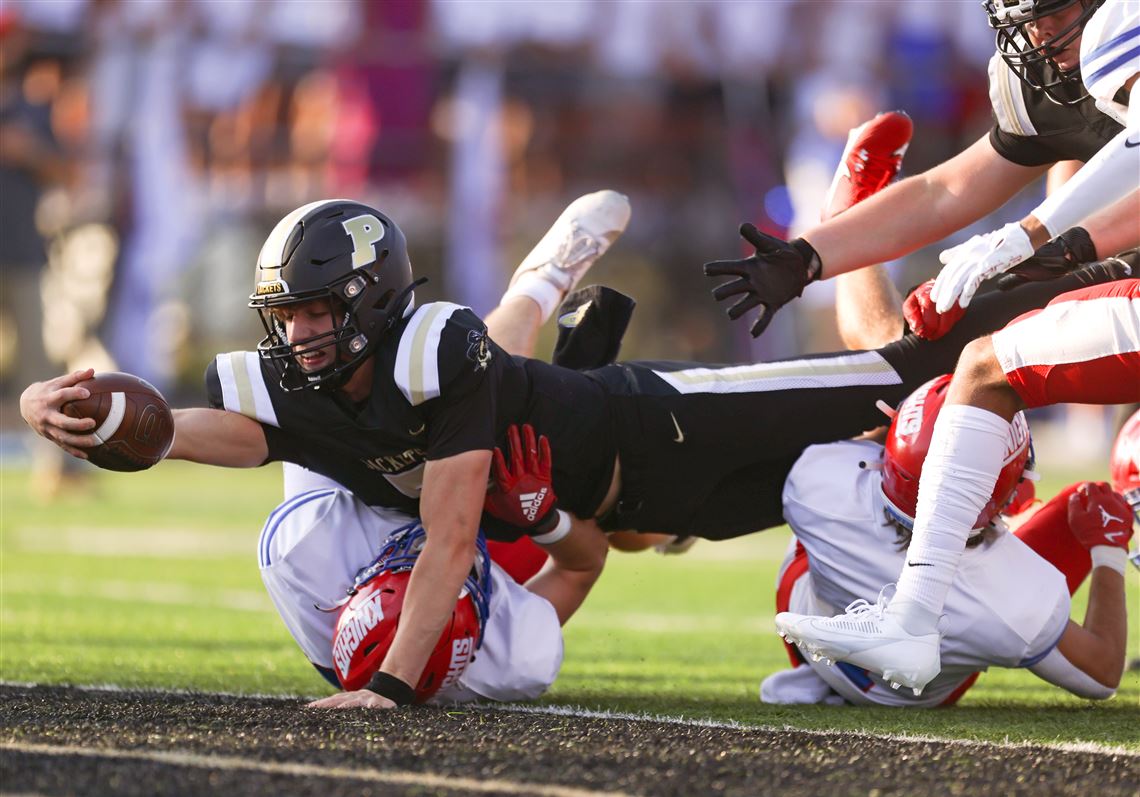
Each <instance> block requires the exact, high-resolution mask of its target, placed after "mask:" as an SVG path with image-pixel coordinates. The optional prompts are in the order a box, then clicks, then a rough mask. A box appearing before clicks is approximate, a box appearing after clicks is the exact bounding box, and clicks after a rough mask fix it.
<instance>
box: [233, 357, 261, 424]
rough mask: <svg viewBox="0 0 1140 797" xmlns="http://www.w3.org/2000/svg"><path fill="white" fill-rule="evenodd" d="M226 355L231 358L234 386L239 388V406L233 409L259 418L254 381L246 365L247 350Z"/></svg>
mask: <svg viewBox="0 0 1140 797" xmlns="http://www.w3.org/2000/svg"><path fill="white" fill-rule="evenodd" d="M226 356H227V357H228V358H229V360H230V370H231V371H232V372H233V376H234V388H235V389H236V390H237V406H236V407H234V408H233V409H235V410H236V411H237V412H240V413H241V414H242V415H248V416H249V417H250V418H257V402H255V401H254V399H253V383H252V382H251V381H250V378H249V371H247V370H246V367H245V361H246V357H245V352H243V351H235V352H230V353H229V354H227V355H226Z"/></svg>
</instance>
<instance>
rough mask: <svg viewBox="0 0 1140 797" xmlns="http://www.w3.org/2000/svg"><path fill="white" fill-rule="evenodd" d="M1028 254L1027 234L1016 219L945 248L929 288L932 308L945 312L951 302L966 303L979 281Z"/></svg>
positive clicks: (1007, 269)
mask: <svg viewBox="0 0 1140 797" xmlns="http://www.w3.org/2000/svg"><path fill="white" fill-rule="evenodd" d="M1032 256H1033V244H1032V243H1030V241H1029V234H1028V233H1027V232H1026V231H1025V230H1024V229H1023V228H1022V226H1021V225H1020V224H1018V223H1017V222H1012V223H1010V224H1007V225H1005V226H1004V227H1002V228H1001V229H1000V230H995V231H994V232H988V233H985V234H984V235H975V236H974V237H973V238H971V239H970V240H968V241H966V242H965V243H963V244H958V245H957V246H954V247H951V248H950V249H947V250H945V251H944V252H942V254H940V255H939V256H938V259H939V260H940V261H942V271H940V272H939V273H938V277H937V278H936V279H935V280H934V289H933V290H932V291H931V297H932V298H933V299H934V306H935V309H936V310H938V312H940V313H945V312H946V311H947V310H949V309H950V308H951V307H953V306H954V303H955V302H957V303H958V304H959V305H960V306H962V307H968V306H969V305H970V300H971V299H973V298H974V294H975V293H976V292H977V290H978V286H979V285H981V284H982V283H983V282H985V281H986V280H988V279H989V278H990V277H993V276H996V275H997V274H1002V273H1004V272H1006V271H1009V270H1010V269H1011V268H1013V267H1014V266H1016V265H1017V264H1018V263H1020V262H1021V261H1023V260H1026V259H1028V258H1030V257H1032Z"/></svg>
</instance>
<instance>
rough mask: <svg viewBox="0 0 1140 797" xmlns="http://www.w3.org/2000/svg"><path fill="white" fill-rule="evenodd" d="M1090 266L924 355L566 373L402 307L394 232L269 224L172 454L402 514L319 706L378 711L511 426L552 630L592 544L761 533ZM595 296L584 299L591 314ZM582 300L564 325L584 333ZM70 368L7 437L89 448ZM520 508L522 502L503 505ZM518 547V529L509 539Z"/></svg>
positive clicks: (460, 322) (322, 205)
mask: <svg viewBox="0 0 1140 797" xmlns="http://www.w3.org/2000/svg"><path fill="white" fill-rule="evenodd" d="M1111 276H1112V274H1110V273H1109V270H1107V269H1101V270H1100V271H1098V272H1096V273H1094V274H1092V275H1091V276H1090V275H1079V276H1078V275H1068V276H1066V277H1063V278H1061V279H1058V280H1054V281H1051V282H1040V283H1033V284H1030V285H1026V286H1024V287H1022V288H1020V289H1019V290H1017V291H1014V292H1012V293H1011V294H1010V297H1008V300H1007V297H1002V301H996V302H995V301H987V300H988V299H990V298H991V297H983V298H982V299H981V300H979V301H978V302H977V306H976V308H975V311H974V312H972V313H971V314H970V316H969V317H968V318H967V319H965V320H964V321H963V322H962V323H961V324H959V325H958V327H956V328H955V329H954V330H952V331H951V332H950V334H948V335H946V336H945V337H944V338H942V339H941V340H938V341H935V342H931V343H927V342H923V341H919V340H917V339H915V338H914V337H913V336H908V337H905V338H903V339H902V340H900V341H897V342H895V343H892V344H889V345H887V346H885V347H883V348H880V349H878V350H875V351H864V352H854V353H851V352H842V353H839V354H834V355H819V356H813V357H805V358H800V359H796V360H790V361H780V362H773V363H760V364H752V365H743V366H721V367H715V366H704V365H699V364H693V363H624V364H612V365H607V366H604V367H601V368H596V369H594V370H590V371H586V372H579V371H575V370H570V369H568V368H564V367H559V366H555V365H550V364H547V363H544V362H540V361H537V360H532V359H527V358H523V357H512V356H510V355H508V354H507V353H506V352H505V351H504V350H503V349H502V348H501V347H499V346H498V345H497V344H496V342H495V341H493V340H492V339H490V338H489V337H488V336H487V329H486V327H485V326H484V324H483V322H482V321H481V320H480V319H478V318H477V317H476V316H475V315H474V314H473V313H472V312H471V311H470V310H468V309H467V308H464V307H460V306H458V305H454V304H450V303H447V302H435V303H429V304H426V305H423V306H421V307H418V308H417V307H415V306H414V304H413V302H412V289H413V288H414V286H415V283H414V281H413V278H412V273H411V268H410V264H409V258H408V254H407V250H406V244H405V241H404V237H403V234H402V233H401V232H400V230H399V228H398V227H397V226H396V225H395V224H394V223H393V222H392V220H391V219H389V218H388V217H387V216H385V215H384V214H383V213H380V212H379V211H377V210H375V209H373V208H370V207H367V206H365V205H361V204H359V203H356V202H350V201H345V200H330V201H325V202H316V203H312V204H311V205H306V206H304V207H302V208H299V209H297V210H296V211H294V212H293V213H290V214H289V215H288V216H286V217H285V218H284V219H283V220H282V221H281V222H280V223H279V224H278V225H277V227H276V228H274V230H273V232H272V233H271V234H270V236H269V238H268V239H267V241H266V243H265V246H264V247H263V249H262V252H261V255H260V257H259V261H258V272H257V282H256V287H255V291H254V294H253V295H252V296H251V298H250V303H251V305H252V306H254V307H255V308H256V309H257V310H258V312H259V313H260V315H261V317H262V319H263V321H264V323H265V326H266V337H265V339H264V340H263V341H262V342H261V344H260V345H259V346H258V351H257V352H235V353H228V354H221V355H219V356H218V357H217V358H216V360H215V362H214V364H213V365H212V366H211V368H210V371H209V374H208V382H209V386H210V394H211V396H210V397H211V403H212V404H213V405H214V408H212V409H183V410H176V411H175V427H176V432H177V434H176V438H175V441H174V444H173V447H172V449H171V452H170V456H171V457H173V458H180V459H187V460H191V461H196V462H203V463H208V464H214V465H223V466H232V467H255V466H259V465H261V464H264V463H266V462H268V461H272V460H284V461H288V462H293V463H296V464H299V465H302V466H304V467H306V468H309V469H310V470H313V471H315V472H317V473H320V474H323V475H324V476H327V477H329V478H331V479H333V480H335V481H336V482H338V483H339V484H341V485H343V486H344V487H346V488H348V489H349V490H351V491H352V493H353V494H354V495H355V496H356V498H357V499H358V500H360V501H362V502H364V503H366V504H369V505H374V506H379V507H387V508H392V509H397V510H402V511H404V512H407V513H410V514H411V513H415V512H417V511H418V513H419V515H420V517H421V518H422V520H423V525H424V527H425V529H426V530H427V544H426V546H425V548H424V549H423V552H422V553H421V554H420V556H419V559H418V560H417V563H416V565H415V568H414V570H413V574H412V577H411V582H410V584H409V588H408V593H407V598H406V602H405V604H404V609H403V613H402V618H403V622H401V624H400V627H399V631H398V633H397V636H396V639H395V641H394V643H393V646H392V648H391V650H390V651H389V654H388V656H387V657H386V658H385V659H384V663H383V664H382V666H381V670H380V671H379V673H378V675H377V679H376V680H375V681H374V682H373V683H372V685H371V686H372V688H371V689H370V690H361V691H360V692H356V693H347V694H345V695H338V696H334V697H332V698H328V699H327V700H329V701H334V704H335V705H366V706H376V707H392V706H393V705H396V704H398V703H403V702H407V701H409V700H410V690H411V687H410V684H414V683H416V682H417V680H418V677H419V674H420V671H421V669H422V667H423V665H424V662H425V661H426V659H427V655H428V653H429V652H430V651H431V650H432V648H433V647H434V645H435V642H436V640H437V639H438V638H439V636H440V631H441V629H442V627H443V623H444V618H446V617H447V616H449V615H450V613H451V611H452V609H453V608H454V604H455V596H456V595H457V594H458V593H459V589H460V585H461V584H462V583H463V580H464V578H465V577H466V576H467V573H468V572H469V570H470V568H471V563H472V560H473V557H474V551H475V538H476V534H477V529H478V527H479V524H480V519H481V511H482V509H483V505H484V498H485V494H486V491H487V483H488V472H489V466H490V463H491V459H492V450H493V449H494V448H495V447H496V446H505V442H506V435H507V430H508V428H509V426H510V425H511V424H522V423H530V424H531V425H532V426H533V427H534V428H535V429H536V430H537V431H538V433H539V434H542V435H545V436H546V437H547V438H548V440H549V443H550V446H551V448H552V449H553V451H554V455H555V456H554V470H553V485H554V487H555V489H556V491H557V493H558V496H559V500H560V504H561V507H562V510H561V511H560V512H559V513H557V514H556V515H555V518H556V519H557V523H556V525H555V527H554V528H552V529H542V530H540V531H539V534H540V535H541V536H540V537H537V538H536V539H537V540H538V541H540V542H543V543H545V546H546V548H547V550H548V551H549V552H550V554H551V557H552V566H551V567H550V568H548V569H547V570H545V571H544V572H543V573H540V574H539V576H537V577H536V578H535V579H534V580H533V581H532V582H531V583H529V584H528V587H529V588H530V589H531V590H532V591H533V592H535V593H537V594H539V595H542V596H543V597H548V599H550V602H551V603H552V604H553V605H554V606H555V607H556V609H558V612H559V619H560V620H561V621H565V620H566V618H567V617H568V616H569V614H570V613H572V612H573V611H574V610H575V609H576V607H577V605H578V604H579V603H580V602H581V600H582V599H584V597H585V595H586V593H587V592H588V591H589V589H590V587H591V586H592V584H593V582H594V580H595V579H596V578H597V576H598V574H599V572H600V570H601V567H602V565H603V563H604V558H605V554H606V548H607V546H606V538H605V536H604V534H603V533H602V530H603V529H607V530H608V529H614V530H617V529H631V530H639V531H652V532H663V533H686V534H694V535H696V536H702V537H707V538H711V539H722V538H726V537H732V536H737V535H739V534H744V533H750V532H753V531H757V530H760V529H763V528H768V527H770V526H773V525H778V524H780V523H782V511H781V510H782V507H781V502H780V493H781V488H782V485H783V481H784V477H785V476H786V474H787V470H788V468H789V467H790V466H791V464H792V462H794V461H795V459H796V458H797V457H798V456H799V455H800V453H801V452H802V451H803V449H804V448H805V447H806V446H808V445H811V444H813V443H819V442H828V441H832V440H838V439H843V438H847V437H851V436H853V435H856V434H858V433H860V432H861V431H863V430H864V429H867V428H871V427H873V426H876V425H878V423H879V411H878V409H877V408H876V401H878V400H885V401H888V402H898V401H901V400H902V398H904V397H905V396H906V395H907V394H908V393H909V392H910V391H911V390H913V389H914V388H915V387H917V386H918V385H920V384H922V383H923V382H925V381H927V380H928V379H930V378H932V377H933V376H936V375H938V374H941V373H944V372H946V371H948V370H950V369H951V368H952V367H953V364H954V362H955V361H956V360H957V357H958V354H959V352H960V350H961V348H962V346H963V345H965V343H966V342H968V341H970V340H972V339H973V338H976V337H978V336H979V335H982V334H985V333H988V332H991V331H993V330H994V329H997V328H1000V327H1001V326H1003V325H1004V324H1005V323H1007V322H1008V321H1009V320H1010V319H1012V318H1014V317H1016V316H1017V315H1020V314H1021V313H1022V312H1024V311H1025V310H1026V309H1030V308H1033V307H1038V306H1041V305H1042V304H1044V303H1045V302H1046V301H1048V299H1050V298H1052V296H1054V295H1057V294H1058V293H1061V292H1063V291H1065V290H1069V289H1072V288H1073V287H1076V286H1079V285H1081V284H1083V282H1082V279H1087V278H1091V279H1093V280H1094V281H1103V280H1105V279H1108V278H1110V277H1111ZM599 301H600V299H599ZM590 312H591V303H590V302H587V304H585V305H583V306H582V307H580V308H578V309H577V311H576V312H574V313H572V318H566V319H563V323H565V324H573V323H575V322H576V323H578V324H589V323H590ZM82 378H84V373H83V372H81V373H78V374H72V375H70V376H67V377H60V378H58V379H55V380H51V381H49V382H46V383H37V384H35V385H33V386H31V387H29V388H28V390H26V391H25V394H24V395H23V396H22V397H21V410H22V412H23V415H24V417H25V419H26V420H27V421H28V423H29V425H31V426H32V428H33V429H35V430H36V431H37V432H39V433H40V434H42V435H43V436H45V437H47V438H48V439H51V440H53V441H55V442H57V443H58V444H60V445H61V446H64V447H65V448H67V450H69V451H71V452H72V453H76V454H77V455H79V456H83V448H85V447H91V446H93V445H97V444H98V440H97V438H95V437H94V436H93V435H92V434H91V433H90V429H91V426H92V423H93V422H92V421H90V420H89V419H87V420H79V419H72V418H69V417H67V416H66V415H64V414H63V413H62V412H60V407H61V405H62V404H63V403H66V402H67V401H70V400H73V399H76V398H82V397H84V394H85V393H86V390H85V389H83V388H79V387H76V386H75V385H76V383H77V382H78V381H80V380H81V379H82ZM522 498H526V496H523V497H522ZM514 533H515V534H521V533H522V532H521V531H518V532H514Z"/></svg>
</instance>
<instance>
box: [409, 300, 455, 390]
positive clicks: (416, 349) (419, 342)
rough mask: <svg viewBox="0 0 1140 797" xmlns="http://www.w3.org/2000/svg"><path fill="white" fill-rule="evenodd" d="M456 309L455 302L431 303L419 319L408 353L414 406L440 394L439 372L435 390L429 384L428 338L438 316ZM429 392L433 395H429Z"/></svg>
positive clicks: (410, 387)
mask: <svg viewBox="0 0 1140 797" xmlns="http://www.w3.org/2000/svg"><path fill="white" fill-rule="evenodd" d="M454 309H455V305H453V304H449V303H447V302H439V303H438V304H434V305H431V306H430V307H429V308H428V309H427V312H426V313H425V314H424V317H423V318H421V319H417V325H416V330H415V333H414V335H413V336H412V348H411V351H410V352H409V353H408V392H409V394H410V396H411V398H410V401H411V403H412V406H413V407H415V406H418V405H420V404H422V403H423V402H424V401H426V400H427V399H429V398H434V397H435V396H436V395H439V376H438V374H434V375H433V376H434V378H435V379H434V381H435V389H434V391H432V390H430V386H429V385H428V384H427V372H426V364H427V363H426V360H427V346H428V338H429V336H430V335H431V332H432V327H433V326H434V325H435V320H436V318H438V317H439V315H440V314H441V313H444V312H447V313H448V314H449V315H450V311H452V310H454ZM435 337H436V338H437V341H436V342H437V344H438V336H435ZM433 359H434V358H433ZM437 367H438V366H437ZM429 392H431V393H432V394H433V395H428V393H429Z"/></svg>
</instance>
